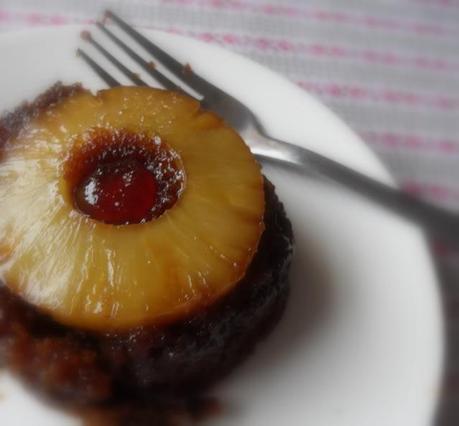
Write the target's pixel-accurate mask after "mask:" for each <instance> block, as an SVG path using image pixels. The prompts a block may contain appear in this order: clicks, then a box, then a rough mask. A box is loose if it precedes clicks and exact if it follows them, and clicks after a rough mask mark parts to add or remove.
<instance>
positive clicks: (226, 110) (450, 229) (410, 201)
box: [78, 11, 459, 247]
mask: <svg viewBox="0 0 459 426" xmlns="http://www.w3.org/2000/svg"><path fill="white" fill-rule="evenodd" d="M105 17H106V19H108V20H110V21H112V22H113V23H114V24H115V25H116V26H117V27H119V28H120V29H121V30H122V31H123V32H125V33H126V34H128V35H129V36H130V37H131V38H132V39H133V40H134V41H136V42H137V43H138V44H139V45H140V46H142V47H143V48H144V49H145V50H146V51H147V52H148V53H149V54H150V55H151V56H152V59H154V60H155V61H158V62H159V63H161V64H162V65H163V66H164V67H165V69H167V70H169V71H170V72H171V73H172V74H173V75H174V76H176V77H177V78H178V79H179V80H180V81H182V82H183V83H184V84H185V86H184V87H182V86H181V85H177V84H175V83H174V82H173V81H172V80H171V79H169V78H168V77H167V76H166V75H165V74H164V73H162V72H160V71H159V70H158V69H157V68H156V67H155V66H154V65H153V63H152V62H148V61H146V60H144V59H143V58H142V57H141V56H139V55H138V54H137V53H136V52H135V51H134V50H132V49H131V48H130V47H129V46H128V45H127V44H126V43H125V42H123V41H122V40H121V39H120V38H119V37H118V36H117V35H115V34H114V33H113V32H112V31H111V30H110V29H109V28H107V26H106V25H105V23H102V22H99V23H97V26H98V27H99V28H100V30H101V31H102V32H103V33H105V34H106V35H107V36H108V37H109V38H110V39H111V40H112V41H113V42H114V43H115V44H117V45H118V46H119V47H120V48H121V49H122V50H123V51H124V52H125V53H127V54H128V55H129V56H130V57H131V58H132V59H133V60H134V61H135V62H137V63H138V64H139V65H140V66H141V67H142V68H143V69H144V71H145V72H146V73H148V74H149V75H151V76H152V77H153V78H154V79H156V81H157V82H158V83H159V84H160V85H161V86H163V87H164V88H166V89H169V90H178V91H183V92H187V89H186V87H188V88H191V89H193V90H194V91H195V92H197V93H199V94H200V95H201V96H202V100H201V104H202V106H203V108H206V109H209V110H211V111H213V112H215V113H217V114H218V115H220V116H221V117H223V118H224V119H225V120H226V121H227V122H228V123H229V124H230V125H231V126H232V127H233V128H235V129H236V130H238V132H239V133H240V134H241V136H242V137H243V138H244V139H245V141H246V142H247V143H248V145H249V147H250V149H251V151H252V152H253V154H255V155H256V156H257V157H258V158H259V159H260V160H267V161H273V162H276V163H279V164H284V165H288V166H290V167H293V168H295V169H297V170H299V171H311V170H312V171H315V172H318V173H319V174H320V175H322V176H324V177H327V178H330V179H332V180H333V181H335V182H336V183H338V184H340V185H343V186H345V187H347V188H349V189H351V190H353V191H355V192H357V193H359V194H361V195H363V196H365V197H367V198H369V199H371V200H373V201H375V202H377V203H379V204H380V205H382V206H384V207H386V208H389V209H390V210H392V211H393V212H396V213H398V214H400V215H402V216H404V217H406V218H408V219H410V220H412V221H414V222H416V223H418V224H419V225H421V226H422V227H423V228H424V229H425V230H427V231H431V232H433V233H435V234H436V235H437V236H438V237H440V238H441V239H443V240H444V241H447V242H449V243H451V244H453V245H456V246H457V247H459V215H457V214H455V213H453V212H449V211H446V210H444V209H442V208H440V207H437V206H434V205H432V204H429V203H426V202H424V201H421V200H419V199H416V198H414V197H413V196H411V195H410V194H406V193H404V192H402V191H400V190H397V189H394V188H392V187H390V186H388V185H386V184H383V183H381V182H378V181H376V180H374V179H372V178H370V177H368V176H366V175H364V174H362V173H360V172H357V171H355V170H352V169H350V168H349V167H346V166H344V165H343V164H340V163H338V162H336V161H334V160H332V159H330V158H327V157H324V156H322V155H320V154H318V153H316V152H313V151H311V150H308V149H305V148H303V147H299V146H297V145H293V144H290V143H288V142H285V141H281V140H279V139H276V138H273V137H272V136H270V135H269V134H267V132H266V131H265V129H264V128H263V127H262V126H261V124H260V122H259V121H258V120H257V117H256V116H255V114H254V113H253V112H252V111H251V110H250V109H249V108H247V107H246V106H245V105H244V104H242V103H241V102H239V101H238V100H237V99H235V98H234V97H232V96H231V95H229V94H228V93H226V92H224V91H223V90H221V89H220V88H218V87H216V86H215V85H213V84H212V83H210V82H208V81H207V80H205V79H204V78H202V77H200V76H199V75H197V74H196V73H195V72H193V71H192V70H191V69H189V68H188V67H187V66H186V65H184V64H182V63H180V62H179V61H177V60H176V59H175V58H173V57H172V56H170V55H169V54H168V53H167V52H165V51H164V50H162V49H161V48H160V47H159V46H158V45H156V44H155V43H153V42H152V41H151V40H149V39H148V38H146V37H145V36H143V35H142V34H140V33H139V32H138V31H137V30H135V29H134V28H133V27H132V26H130V25H129V24H127V23H126V22H125V21H124V20H123V19H121V18H120V17H119V16H118V15H116V14H115V13H113V12H110V11H107V12H106V15H105ZM82 38H83V39H84V40H86V41H87V42H89V43H91V44H92V45H93V46H94V47H95V48H96V49H97V50H98V51H99V52H100V53H102V55H104V56H105V57H106V58H107V59H108V60H109V61H110V62H111V63H113V64H114V65H115V66H116V67H117V68H118V69H119V70H120V71H121V72H122V73H123V74H124V75H125V76H126V77H127V78H128V79H129V80H130V81H131V82H132V83H134V84H135V85H146V83H145V82H144V81H143V80H142V79H141V77H140V76H139V75H138V74H136V73H134V72H133V71H131V70H129V69H128V68H127V67H126V66H125V65H123V64H122V63H121V62H120V61H119V60H118V59H116V57H115V56H113V55H112V54H111V53H110V52H108V51H107V50H106V49H105V48H104V47H102V46H101V45H100V44H99V43H98V42H97V41H96V40H94V38H93V37H92V36H91V34H90V33H89V32H87V31H85V32H83V33H82ZM78 54H79V56H80V57H81V58H82V59H84V60H85V62H86V63H87V64H88V65H89V66H90V67H91V68H92V69H93V70H94V71H95V72H96V73H97V75H99V76H100V77H101V78H102V79H103V80H104V81H105V83H106V84H107V85H109V86H111V87H114V86H118V85H120V84H121V83H120V82H118V81H117V80H116V79H115V78H113V77H112V76H111V75H110V74H109V73H108V72H107V71H106V70H104V69H103V68H102V67H101V66H100V65H99V64H98V63H97V62H95V61H94V60H93V59H92V58H91V57H90V56H88V55H87V54H86V53H85V52H84V51H82V50H81V49H78Z"/></svg>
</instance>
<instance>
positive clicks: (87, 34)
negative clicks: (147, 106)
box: [81, 31, 147, 86]
mask: <svg viewBox="0 0 459 426" xmlns="http://www.w3.org/2000/svg"><path fill="white" fill-rule="evenodd" d="M81 38H82V39H83V40H85V41H87V42H88V43H90V44H91V45H93V46H94V47H95V48H96V49H97V50H98V51H99V52H100V53H102V55H104V56H105V57H106V58H107V59H108V60H109V61H110V62H111V63H112V64H113V65H115V67H116V68H118V69H119V70H120V71H121V72H122V73H123V74H124V75H125V76H126V77H127V78H129V79H130V80H131V81H132V82H133V83H134V84H136V85H137V86H147V83H145V82H144V81H143V80H142V79H141V78H140V77H139V76H138V75H137V74H136V73H135V72H133V71H131V70H130V69H128V68H127V67H126V66H124V65H123V64H122V63H121V62H120V61H118V59H116V58H115V57H114V56H113V55H112V54H111V53H110V52H108V51H107V50H106V49H105V48H104V47H103V46H101V45H100V44H99V43H98V42H97V41H96V40H94V39H93V38H92V35H91V33H90V32H89V31H83V32H82V33H81Z"/></svg>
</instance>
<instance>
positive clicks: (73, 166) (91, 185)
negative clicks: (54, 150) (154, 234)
mask: <svg viewBox="0 0 459 426" xmlns="http://www.w3.org/2000/svg"><path fill="white" fill-rule="evenodd" d="M64 176H65V178H66V180H67V181H68V182H69V184H70V189H71V193H72V200H73V203H74V206H75V208H76V209H77V210H78V211H80V212H81V213H83V214H85V215H87V216H89V217H91V218H92V219H95V220H97V221H100V222H104V223H107V224H112V225H128V224H136V223H145V222H148V221H150V220H152V219H155V218H157V217H159V216H160V215H161V214H163V213H164V211H166V210H167V209H169V208H171V207H172V206H173V205H174V204H175V203H176V201H177V199H178V198H179V196H180V193H181V191H182V190H183V185H184V172H183V168H182V167H181V166H180V163H179V158H178V155H177V154H176V153H174V152H173V151H171V150H170V149H169V148H168V147H167V146H166V145H165V144H164V143H163V142H162V141H161V140H160V139H159V138H151V137H148V136H146V135H142V134H135V133H132V132H129V131H126V130H111V129H99V128H97V129H92V130H91V131H90V132H88V133H87V134H85V136H84V138H83V140H82V141H79V143H76V144H75V146H74V148H73V149H72V152H71V154H70V155H69V157H68V159H67V161H66V163H65V169H64Z"/></svg>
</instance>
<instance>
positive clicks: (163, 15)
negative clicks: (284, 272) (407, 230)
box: [0, 0, 459, 426]
mask: <svg viewBox="0 0 459 426" xmlns="http://www.w3.org/2000/svg"><path fill="white" fill-rule="evenodd" d="M106 7H112V8H117V9H118V10H120V11H122V13H123V15H124V16H126V17H127V18H128V19H129V20H130V21H131V22H134V23H135V24H136V25H138V26H139V27H145V28H147V27H154V28H160V29H163V30H166V31H170V32H175V33H180V34H184V35H188V36H190V37H194V38H197V39H200V40H203V41H205V42H207V43H213V44H219V45H223V46H224V47H225V48H228V49H232V50H235V51H238V52H240V53H242V54H245V55H247V56H250V57H252V58H254V59H255V60H257V61H259V62H261V63H263V64H265V65H266V66H268V67H271V68H273V69H275V70H277V71H278V72H280V73H282V74H284V75H286V76H287V77H289V78H290V79H291V80H292V81H294V82H296V83H297V84H298V85H299V86H300V87H302V88H303V89H304V90H307V91H309V92H311V93H313V94H314V95H316V96H317V97H319V98H320V99H321V100H322V101H323V102H324V103H326V104H327V105H329V106H330V107H331V108H332V109H333V110H334V111H336V112H337V113H338V114H340V115H342V116H343V117H345V119H346V121H347V122H348V123H349V124H350V125H351V126H352V127H353V128H354V129H355V130H356V131H357V132H358V133H359V134H360V135H361V136H362V138H363V139H364V140H365V141H366V142H367V143H368V144H369V146H370V147H371V148H372V149H373V150H374V151H375V152H376V153H377V154H378V155H379V156H380V158H381V159H382V160H383V161H384V162H385V163H386V164H387V166H388V167H389V169H390V170H391V171H392V172H393V174H394V176H395V177H396V178H397V179H398V181H399V183H400V185H401V186H402V187H403V188H405V189H406V190H407V191H408V192H410V193H411V194H413V195H415V196H417V197H422V198H425V199H428V200H431V201H434V202H436V203H438V204H440V205H444V206H445V207H448V208H452V209H459V0H372V1H369V0H349V1H342V0H341V1H340V0H327V1H323V0H308V1H306V0H135V1H132V2H129V4H128V3H127V2H123V1H122V0H79V1H74V0H40V2H37V1H36V0H0V31H3V32H6V31H12V30H15V29H20V28H26V27H34V26H51V25H54V26H56V25H67V24H74V23H88V22H92V20H93V18H94V17H95V16H97V15H98V14H99V13H100V10H102V9H104V8H106ZM0 70H1V63H0ZM433 252H434V253H435V255H436V256H437V259H438V266H439V271H440V274H441V276H442V277H444V289H445V294H446V296H447V304H446V305H447V308H448V309H449V312H450V314H451V318H452V323H451V324H452V326H451V329H455V328H456V327H454V325H455V322H454V321H456V319H457V321H459V253H457V252H456V251H454V250H452V249H450V248H448V247H445V246H443V245H441V244H438V243H436V242H435V243H434V244H433ZM456 288H457V290H456ZM450 339H451V341H454V342H456V341H457V342H458V344H457V345H452V349H453V350H452V351H451V354H450V363H449V364H450V369H451V371H450V374H449V376H448V378H447V381H446V382H447V383H446V386H445V398H444V401H443V404H442V407H441V410H440V413H441V414H440V415H439V421H438V422H439V424H442V425H450V424H451V425H457V424H459V409H458V408H457V407H456V406H457V405H458V404H457V403H458V400H459V376H458V374H457V373H455V372H457V371H459V339H458V336H455V335H453V334H451V335H450ZM456 346H457V348H456ZM357 426H359V425H357Z"/></svg>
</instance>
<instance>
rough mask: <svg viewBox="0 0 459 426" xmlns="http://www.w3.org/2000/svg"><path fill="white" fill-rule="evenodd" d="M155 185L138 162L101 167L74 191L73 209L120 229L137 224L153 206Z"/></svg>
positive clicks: (155, 197)
mask: <svg viewBox="0 0 459 426" xmlns="http://www.w3.org/2000/svg"><path fill="white" fill-rule="evenodd" d="M157 195H158V184H157V182H156V179H155V177H154V176H153V174H152V173H151V172H150V171H148V170H147V169H146V168H145V166H144V165H143V164H141V163H140V162H138V161H136V160H133V159H127V160H120V161H116V162H112V163H108V164H101V165H99V166H97V168H96V169H95V170H94V171H93V173H91V175H90V176H88V177H87V178H86V179H85V180H84V181H83V182H82V183H81V184H80V186H79V187H78V188H77V189H76V192H75V202H76V204H77V207H78V208H79V209H80V210H81V211H82V212H83V213H85V214H87V215H89V216H91V217H92V218H93V219H96V220H99V221H102V222H105V223H110V224H113V225H121V224H128V223H140V222H142V221H145V220H147V219H148V217H149V216H150V212H151V211H152V209H153V207H154V205H155V204H156V202H157Z"/></svg>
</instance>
